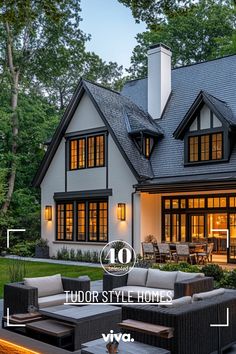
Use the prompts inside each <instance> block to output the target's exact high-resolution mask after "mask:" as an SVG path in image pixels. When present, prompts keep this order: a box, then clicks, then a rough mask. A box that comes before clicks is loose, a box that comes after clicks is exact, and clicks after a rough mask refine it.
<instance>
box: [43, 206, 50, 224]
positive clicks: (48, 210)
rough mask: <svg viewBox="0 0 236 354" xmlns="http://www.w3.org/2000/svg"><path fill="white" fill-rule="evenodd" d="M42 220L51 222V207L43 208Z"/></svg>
mask: <svg viewBox="0 0 236 354" xmlns="http://www.w3.org/2000/svg"><path fill="white" fill-rule="evenodd" d="M44 218H45V220H47V221H52V206H51V205H46V206H45V211H44Z"/></svg>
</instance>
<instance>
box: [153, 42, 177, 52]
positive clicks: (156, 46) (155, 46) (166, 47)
mask: <svg viewBox="0 0 236 354" xmlns="http://www.w3.org/2000/svg"><path fill="white" fill-rule="evenodd" d="M160 47H162V48H165V49H167V50H169V51H170V52H172V50H171V49H170V47H168V46H167V45H165V44H163V43H156V44H152V45H150V47H149V49H154V48H160Z"/></svg>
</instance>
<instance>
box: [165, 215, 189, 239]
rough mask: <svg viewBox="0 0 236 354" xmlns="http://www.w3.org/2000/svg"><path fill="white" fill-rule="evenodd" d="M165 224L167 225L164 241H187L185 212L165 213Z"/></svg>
mask: <svg viewBox="0 0 236 354" xmlns="http://www.w3.org/2000/svg"><path fill="white" fill-rule="evenodd" d="M164 225H165V227H164V235H163V241H166V242H179V241H186V239H185V237H184V235H186V217H185V214H180V213H174V214H173V213H171V214H169V213H165V214H164ZM181 232H182V233H181ZM162 234H163V233H162ZM183 237H184V238H183Z"/></svg>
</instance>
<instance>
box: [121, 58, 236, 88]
mask: <svg viewBox="0 0 236 354" xmlns="http://www.w3.org/2000/svg"><path fill="white" fill-rule="evenodd" d="M233 56H236V53H234V54H228V55H224V56H222V57H218V58H214V59H209V60H204V61H201V62H197V63H192V64H186V65H181V66H177V67H174V68H172V69H171V71H173V70H178V69H184V68H187V67H189V66H194V65H200V64H205V63H209V62H212V61H216V60H222V59H225V58H228V57H233ZM145 79H147V76H143V77H139V78H136V79H132V80H128V81H126V82H125V84H124V86H125V85H126V84H128V83H129V82H133V81H139V80H145Z"/></svg>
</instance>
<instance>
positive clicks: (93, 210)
mask: <svg viewBox="0 0 236 354" xmlns="http://www.w3.org/2000/svg"><path fill="white" fill-rule="evenodd" d="M89 241H104V242H106V241H107V202H96V203H94V202H93V203H89Z"/></svg>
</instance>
